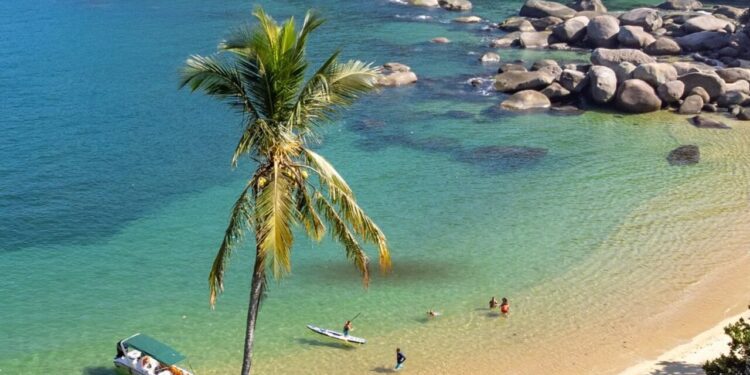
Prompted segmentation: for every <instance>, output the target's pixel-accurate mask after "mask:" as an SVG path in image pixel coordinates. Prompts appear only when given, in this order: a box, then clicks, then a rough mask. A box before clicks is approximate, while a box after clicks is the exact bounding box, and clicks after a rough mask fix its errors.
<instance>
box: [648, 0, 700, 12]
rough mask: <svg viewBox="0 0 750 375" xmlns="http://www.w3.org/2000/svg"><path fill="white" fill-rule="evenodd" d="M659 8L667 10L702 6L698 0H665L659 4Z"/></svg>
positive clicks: (692, 8) (694, 8)
mask: <svg viewBox="0 0 750 375" xmlns="http://www.w3.org/2000/svg"><path fill="white" fill-rule="evenodd" d="M659 8H661V9H667V10H697V9H700V8H703V3H701V2H700V1H698V0H667V1H665V2H663V3H662V4H660V5H659Z"/></svg>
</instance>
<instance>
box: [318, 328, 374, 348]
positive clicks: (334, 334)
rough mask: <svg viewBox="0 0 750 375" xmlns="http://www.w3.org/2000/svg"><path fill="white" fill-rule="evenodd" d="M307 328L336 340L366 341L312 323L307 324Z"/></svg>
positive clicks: (358, 342)
mask: <svg viewBox="0 0 750 375" xmlns="http://www.w3.org/2000/svg"><path fill="white" fill-rule="evenodd" d="M307 328H309V329H310V330H311V331H313V332H315V333H317V334H319V335H323V336H327V337H330V338H332V339H336V340H341V341H346V342H351V343H355V344H364V343H366V342H367V340H365V339H363V338H361V337H355V336H352V335H349V336H344V334H343V333H341V332H336V331H331V330H330V329H325V328H320V327H316V326H314V325H312V324H308V325H307Z"/></svg>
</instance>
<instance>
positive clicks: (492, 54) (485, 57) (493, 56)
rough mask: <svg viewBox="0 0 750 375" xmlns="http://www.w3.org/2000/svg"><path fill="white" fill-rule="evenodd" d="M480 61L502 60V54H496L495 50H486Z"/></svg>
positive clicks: (494, 61)
mask: <svg viewBox="0 0 750 375" xmlns="http://www.w3.org/2000/svg"><path fill="white" fill-rule="evenodd" d="M479 61H481V62H483V63H496V62H500V55H498V54H496V53H495V52H485V53H484V54H483V55H482V57H480V58H479Z"/></svg>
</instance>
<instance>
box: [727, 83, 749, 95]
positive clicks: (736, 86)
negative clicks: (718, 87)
mask: <svg viewBox="0 0 750 375" xmlns="http://www.w3.org/2000/svg"><path fill="white" fill-rule="evenodd" d="M730 91H737V92H741V93H743V94H750V82H748V81H745V80H739V81H737V82H732V83H727V92H730Z"/></svg>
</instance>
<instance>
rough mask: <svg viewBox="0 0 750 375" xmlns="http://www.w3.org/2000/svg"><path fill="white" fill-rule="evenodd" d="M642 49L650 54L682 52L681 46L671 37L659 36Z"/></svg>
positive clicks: (675, 53) (661, 54)
mask: <svg viewBox="0 0 750 375" xmlns="http://www.w3.org/2000/svg"><path fill="white" fill-rule="evenodd" d="M643 51H644V52H646V53H647V54H649V55H652V56H666V55H679V54H680V53H681V52H682V48H680V45H679V44H677V42H675V41H674V40H673V39H672V38H668V37H660V38H657V39H656V41H655V42H653V43H651V44H649V45H647V46H646V48H644V49H643Z"/></svg>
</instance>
